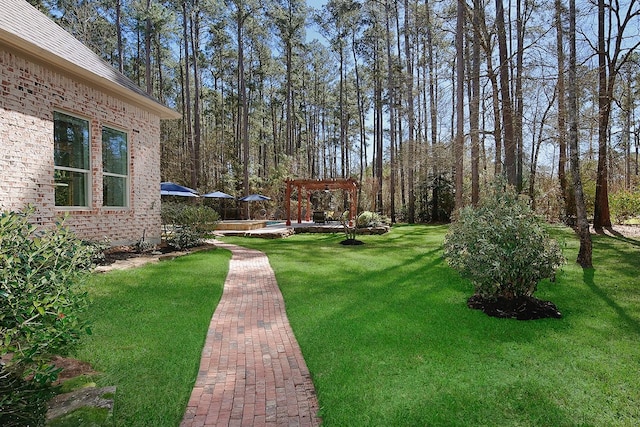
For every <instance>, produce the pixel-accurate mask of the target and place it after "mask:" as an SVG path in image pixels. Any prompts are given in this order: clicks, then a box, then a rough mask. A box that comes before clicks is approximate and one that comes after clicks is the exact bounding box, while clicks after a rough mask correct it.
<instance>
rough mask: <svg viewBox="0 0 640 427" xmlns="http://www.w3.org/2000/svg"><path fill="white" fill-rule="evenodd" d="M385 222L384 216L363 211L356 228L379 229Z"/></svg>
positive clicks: (357, 220)
mask: <svg viewBox="0 0 640 427" xmlns="http://www.w3.org/2000/svg"><path fill="white" fill-rule="evenodd" d="M383 223H384V220H383V218H382V216H381V215H380V214H378V213H376V212H371V211H363V212H362V213H360V215H358V218H356V226H357V227H358V228H366V227H377V226H379V225H382V224H383Z"/></svg>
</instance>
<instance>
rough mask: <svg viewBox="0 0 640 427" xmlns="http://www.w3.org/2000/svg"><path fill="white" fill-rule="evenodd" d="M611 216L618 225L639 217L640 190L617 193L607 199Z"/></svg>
mask: <svg viewBox="0 0 640 427" xmlns="http://www.w3.org/2000/svg"><path fill="white" fill-rule="evenodd" d="M609 200H610V202H609V203H610V205H609V207H610V208H611V216H613V218H614V219H615V221H616V222H617V223H619V224H621V223H623V222H625V221H627V220H629V219H631V218H635V217H638V216H640V190H636V191H635V192H631V191H619V192H617V193H615V194H612V195H611V196H610V198H609Z"/></svg>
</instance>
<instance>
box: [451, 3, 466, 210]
mask: <svg viewBox="0 0 640 427" xmlns="http://www.w3.org/2000/svg"><path fill="white" fill-rule="evenodd" d="M465 7H466V3H465V2H464V1H463V0H458V6H457V15H456V41H455V43H456V134H455V139H454V142H453V165H454V167H453V170H454V180H455V193H456V194H455V207H456V210H458V209H461V208H462V206H463V198H462V185H463V180H462V178H463V166H464V163H463V156H464V18H465V13H464V10H465Z"/></svg>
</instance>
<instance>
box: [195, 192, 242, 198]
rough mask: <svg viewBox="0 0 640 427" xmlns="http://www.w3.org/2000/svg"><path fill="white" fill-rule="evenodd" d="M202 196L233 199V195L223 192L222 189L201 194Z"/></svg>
mask: <svg viewBox="0 0 640 427" xmlns="http://www.w3.org/2000/svg"><path fill="white" fill-rule="evenodd" d="M202 197H209V198H212V199H235V197H233V196H232V195H230V194H227V193H223V192H222V191H214V192H213V193H207V194H203V195H202Z"/></svg>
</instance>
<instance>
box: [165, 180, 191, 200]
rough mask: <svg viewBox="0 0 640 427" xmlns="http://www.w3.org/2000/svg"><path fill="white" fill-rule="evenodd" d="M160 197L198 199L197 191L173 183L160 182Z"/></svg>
mask: <svg viewBox="0 0 640 427" xmlns="http://www.w3.org/2000/svg"><path fill="white" fill-rule="evenodd" d="M160 195H162V196H181V197H198V194H197V191H196V190H193V189H191V188H189V187H183V186H182V185H178V184H176V183H174V182H161V183H160Z"/></svg>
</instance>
